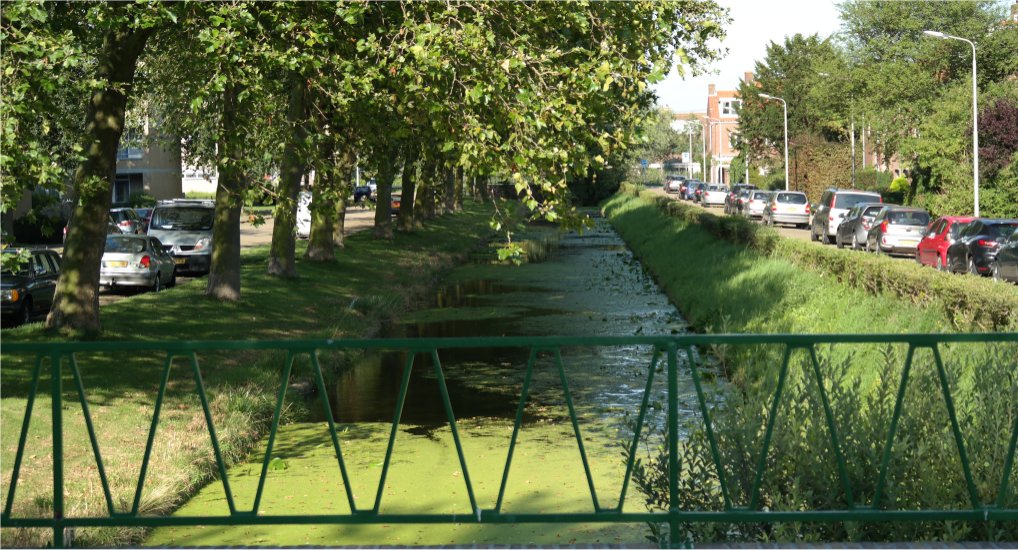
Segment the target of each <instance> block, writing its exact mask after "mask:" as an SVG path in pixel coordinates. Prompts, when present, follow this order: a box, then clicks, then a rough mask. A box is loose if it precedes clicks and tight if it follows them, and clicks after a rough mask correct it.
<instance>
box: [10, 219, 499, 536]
mask: <svg viewBox="0 0 1018 550" xmlns="http://www.w3.org/2000/svg"><path fill="white" fill-rule="evenodd" d="M489 217H490V211H488V210H487V209H486V208H485V207H482V206H478V205H471V204H468V206H467V208H466V210H465V211H464V212H463V213H462V214H460V215H456V216H447V217H443V218H440V219H437V220H434V221H432V222H430V223H429V224H428V226H427V227H426V228H424V229H422V230H420V231H417V232H415V233H413V234H400V235H397V236H396V238H395V240H393V241H391V242H386V241H377V240H375V239H373V238H372V237H371V236H370V235H369V234H368V233H367V232H364V233H359V234H355V235H352V236H350V237H348V238H347V240H346V248H345V249H344V250H342V251H340V253H339V254H338V259H337V261H336V262H334V263H328V264H316V263H312V262H306V261H298V272H299V273H300V277H299V278H297V279H293V280H280V279H276V278H272V277H268V276H267V275H265V265H266V261H267V256H268V250H267V247H263V248H257V249H253V250H251V251H247V252H245V254H244V256H243V268H242V269H243V285H244V286H243V290H242V292H243V296H244V297H243V300H242V301H240V302H237V303H220V302H217V301H214V300H210V299H207V298H205V297H204V295H203V291H204V284H203V283H204V281H202V280H199V281H195V282H193V283H191V284H187V285H181V286H179V287H177V288H174V289H171V290H167V291H165V292H162V293H159V294H144V295H140V296H136V297H133V298H131V299H129V300H123V301H120V302H117V303H115V304H111V305H109V306H106V307H104V308H103V311H102V321H103V329H104V333H103V338H104V339H107V340H220V339H221V340H232V339H284V338H285V339H315V338H354V337H371V336H374V335H376V334H377V331H378V330H379V327H380V326H381V325H383V324H384V323H385V322H387V320H388V319H391V318H395V317H398V316H400V315H401V314H403V313H405V312H406V311H409V310H412V309H414V308H415V307H416V306H417V304H419V303H421V302H422V301H424V300H426V299H427V297H428V296H429V292H430V290H431V289H432V287H433V286H434V282H435V281H436V280H437V278H438V276H439V275H440V273H442V272H444V271H445V270H447V269H449V268H451V267H452V266H454V265H456V264H457V263H458V262H460V261H461V260H462V259H464V258H466V257H467V256H468V255H469V254H470V253H471V252H472V251H474V250H475V249H476V248H477V246H478V245H479V244H482V243H484V242H485V241H486V240H487V239H488V238H489V237H490V236H491V231H490V229H489V228H488V220H489ZM302 247H303V245H302V244H301V245H298V256H300V255H301V254H302V252H303V250H302ZM3 337H4V341H5V342H23V341H46V340H50V339H53V338H54V337H53V336H51V335H49V334H48V333H46V332H45V331H44V330H43V329H42V327H41V326H39V325H30V326H26V327H22V328H18V329H14V330H10V331H4V335H3ZM182 359H183V358H181V360H178V362H177V363H175V364H174V366H173V369H172V372H171V374H170V385H169V387H168V390H167V395H166V401H165V403H164V405H163V412H162V414H161V420H160V427H159V431H158V434H157V437H156V443H155V447H154V449H153V456H152V462H151V464H150V468H149V472H150V473H149V475H148V477H147V480H146V485H145V490H144V492H143V497H142V502H141V508H140V509H141V513H143V514H146V513H148V514H151V513H165V512H167V511H168V510H172V509H174V508H176V507H177V506H179V505H180V504H181V503H182V502H183V501H184V500H185V499H186V497H187V496H189V495H190V494H192V493H193V492H194V491H195V490H196V489H197V488H198V487H200V486H201V485H203V484H204V483H206V482H207V481H208V480H209V479H211V478H212V477H213V476H214V469H215V466H214V464H213V463H212V461H211V460H210V456H211V453H210V450H211V446H210V444H209V439H208V435H207V432H206V426H205V422H204V418H203V415H202V412H201V408H200V405H199V403H198V398H197V396H196V395H195V393H194V382H193V381H192V379H191V373H190V370H189V364H188V363H187V362H186V361H183V360H182ZM345 361H346V358H344V357H343V356H341V355H335V356H328V357H323V362H324V363H325V364H326V365H328V366H333V367H338V366H342V365H343V364H344V362H345ZM199 362H200V364H201V367H202V375H203V377H204V381H205V384H206V387H207V388H208V391H209V399H210V401H211V407H212V409H213V416H214V419H215V422H216V428H217V432H218V434H217V435H218V436H219V438H220V441H221V444H222V445H223V447H224V454H225V455H226V457H227V458H228V459H229V460H230V461H231V462H232V461H235V460H238V459H239V458H241V457H243V456H245V455H246V454H247V452H248V450H249V449H250V448H251V446H252V445H253V444H254V442H256V441H257V440H258V439H259V438H260V437H261V436H262V434H263V433H264V431H265V429H266V427H267V423H268V420H270V415H271V412H272V406H273V403H272V401H273V400H274V397H273V394H272V390H271V388H273V387H274V386H275V385H276V384H277V383H278V380H277V377H278V372H279V371H278V369H279V367H280V366H281V365H282V362H283V357H282V356H279V357H275V356H271V357H269V356H263V355H257V354H248V355H226V354H220V355H216V354H207V355H202V356H201V357H199ZM29 363H30V361H29V360H27V359H26V358H22V357H13V356H10V354H5V355H4V356H3V399H2V401H0V407H2V430H3V431H2V455H0V456H2V459H3V464H4V471H3V476H4V477H3V487H2V489H3V491H4V494H5V495H6V491H7V488H8V486H9V483H10V476H11V473H12V470H11V468H12V464H13V458H14V454H15V451H16V448H17V444H18V435H19V432H20V428H21V422H22V419H23V417H24V411H25V406H26V401H27V393H28V390H29V385H30V377H31V365H30V364H29ZM78 363H79V367H80V368H81V371H82V378H83V383H84V386H85V388H86V392H87V395H88V397H89V406H90V409H91V412H92V416H93V418H94V422H95V425H96V431H97V433H98V434H99V444H100V448H101V450H102V452H103V461H104V463H105V469H106V474H107V476H108V477H109V479H110V483H111V492H112V497H113V502H114V505H115V507H116V509H117V511H125V507H126V508H129V507H130V503H131V502H132V501H133V498H134V488H135V485H136V484H137V479H138V473H139V467H140V463H141V458H142V454H143V451H144V448H145V440H146V437H147V432H148V423H149V422H150V421H151V415H152V411H153V400H154V395H155V392H156V389H157V388H158V384H159V376H160V371H161V366H162V358H159V357H136V356H132V355H131V354H122V355H119V356H103V357H100V356H81V357H78ZM43 376H44V379H43V380H44V381H45V380H46V378H45V377H46V376H47V375H46V374H45V373H44V374H43ZM44 387H47V386H44ZM64 387H65V390H66V391H67V393H66V394H65V397H64V399H65V403H67V411H68V419H67V421H66V422H65V424H64V429H65V436H64V438H65V453H66V458H65V479H66V491H67V494H68V497H67V507H68V508H67V509H68V514H69V515H70V514H73V515H90V514H91V515H105V514H106V513H107V510H106V504H105V502H104V499H103V497H102V492H101V488H100V484H99V475H98V471H97V469H96V466H95V459H94V458H93V456H92V453H91V450H90V448H89V443H88V436H87V432H86V428H85V426H84V423H83V421H82V419H81V417H80V414H78V412H77V411H78V410H80V409H79V408H78V397H77V394H76V391H75V389H74V384H73V383H72V382H70V380H66V381H65V385H64ZM44 391H45V390H44ZM297 401H299V400H297ZM49 411H50V400H49V399H46V398H45V397H42V396H40V397H39V398H37V399H36V403H35V406H34V412H33V419H32V422H33V424H32V428H31V430H30V431H29V436H28V443H27V448H26V456H25V462H24V463H23V465H22V470H21V476H20V480H19V483H18V491H17V496H16V499H15V504H14V507H13V514H12V515H14V516H24V515H33V516H34V515H46V514H47V513H51V511H50V510H51V509H52V502H51V499H52V487H53V485H52V474H51V462H52V459H51V458H50V457H51V456H52V451H51V443H50V438H49V433H50V420H49V418H48V416H49ZM287 414H288V416H289V417H291V418H292V417H294V415H295V414H298V412H297V411H294V410H293V409H290V410H289V411H287ZM139 536H140V532H139V531H137V530H135V531H129V530H116V531H115V530H103V531H95V530H83V531H80V532H78V533H77V534H76V542H75V544H76V545H78V546H110V545H113V546H118V545H120V546H122V545H130V544H132V543H136V542H137V541H138V540H140V539H139ZM3 537H4V546H26V545H27V546H41V545H44V544H45V543H46V541H47V540H48V537H49V534H48V533H46V532H45V531H42V530H38V531H29V530H25V531H17V532H15V531H11V530H6V529H5V530H4V531H3Z"/></svg>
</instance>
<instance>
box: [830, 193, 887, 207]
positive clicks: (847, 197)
mask: <svg viewBox="0 0 1018 550" xmlns="http://www.w3.org/2000/svg"><path fill="white" fill-rule="evenodd" d="M875 200H877V197H875V196H873V195H863V194H861V193H838V195H837V196H835V197H834V208H852V207H853V206H855V205H857V204H859V203H860V202H874V201H875Z"/></svg>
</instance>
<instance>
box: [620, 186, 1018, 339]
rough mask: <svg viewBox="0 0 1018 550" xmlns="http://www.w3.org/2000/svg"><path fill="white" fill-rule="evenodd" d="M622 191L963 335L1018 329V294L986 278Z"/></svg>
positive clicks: (634, 189)
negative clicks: (934, 318) (944, 321)
mask: <svg viewBox="0 0 1018 550" xmlns="http://www.w3.org/2000/svg"><path fill="white" fill-rule="evenodd" d="M622 191H623V192H625V193H629V194H630V195H632V196H638V197H640V198H642V199H644V200H648V201H651V202H653V203H654V204H655V205H656V206H657V207H658V208H660V209H661V210H663V211H664V212H666V213H667V214H668V215H669V216H672V217H675V218H679V219H682V220H684V221H686V222H689V223H693V224H696V225H698V226H700V227H702V228H703V229H704V230H705V231H707V232H708V233H710V234H712V235H714V236H716V237H718V238H720V239H724V240H726V241H729V242H732V243H736V244H742V245H745V246H748V247H749V248H752V249H754V250H756V251H758V252H760V253H762V254H763V255H765V256H769V257H773V258H780V259H784V260H786V261H789V262H791V263H793V264H794V265H796V266H799V267H801V268H803V269H808V270H810V271H812V272H815V273H818V274H820V275H822V276H825V277H826V276H830V277H833V278H835V279H836V280H837V281H839V282H841V283H844V284H846V285H849V286H851V287H855V288H859V289H863V290H865V291H867V292H869V293H871V294H879V293H890V294H892V295H894V296H897V297H899V298H901V299H904V300H907V301H910V302H912V303H914V304H917V305H921V306H934V307H943V308H944V309H945V311H944V312H945V314H946V315H947V318H948V319H950V320H951V322H952V323H953V324H954V326H955V327H956V328H957V329H958V330H989V331H1009V330H1015V329H1018V288H1016V287H1014V286H1012V285H1007V284H1000V283H998V282H996V281H992V280H990V279H985V278H982V277H971V276H958V275H952V274H949V273H942V272H940V271H937V270H935V269H931V268H929V267H925V266H920V265H919V264H916V263H914V262H902V261H899V260H894V259H891V258H888V257H886V256H875V255H870V254H863V253H860V252H858V251H852V250H844V249H838V248H833V247H826V246H817V245H816V244H814V243H811V242H807V241H801V240H798V239H787V238H782V237H781V236H780V235H779V234H778V233H777V231H775V230H774V229H772V228H769V227H765V226H762V225H758V224H755V223H753V222H751V221H750V220H749V219H747V218H743V217H738V216H719V215H717V214H714V213H711V212H708V211H706V210H704V209H703V208H700V207H697V206H694V205H691V204H687V203H684V202H681V201H676V200H673V199H671V198H669V197H666V196H661V195H658V194H655V193H651V192H649V191H644V190H643V189H641V188H640V187H638V186H635V185H631V184H627V185H624V186H623V188H622Z"/></svg>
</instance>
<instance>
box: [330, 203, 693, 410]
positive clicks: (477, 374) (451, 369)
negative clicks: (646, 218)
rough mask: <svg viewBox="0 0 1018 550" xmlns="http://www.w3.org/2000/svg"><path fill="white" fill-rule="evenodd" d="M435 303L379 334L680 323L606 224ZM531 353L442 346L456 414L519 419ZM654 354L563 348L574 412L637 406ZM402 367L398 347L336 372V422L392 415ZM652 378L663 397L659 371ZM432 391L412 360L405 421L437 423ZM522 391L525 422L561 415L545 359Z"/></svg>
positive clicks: (552, 363)
mask: <svg viewBox="0 0 1018 550" xmlns="http://www.w3.org/2000/svg"><path fill="white" fill-rule="evenodd" d="M509 279H511V280H509ZM434 307H435V309H434V310H430V311H429V312H424V313H425V314H424V315H421V316H418V318H419V319H425V321H422V322H411V323H407V324H403V325H398V326H396V327H394V328H393V330H392V332H391V333H390V334H386V335H385V336H387V337H472V336H527V335H534V336H545V335H558V336H595V335H625V334H674V333H677V332H682V331H684V330H685V326H686V323H685V321H684V320H683V319H682V318H681V316H680V315H679V313H678V312H677V311H676V310H675V308H674V307H673V306H672V305H671V304H670V303H669V302H668V300H667V297H666V296H665V295H664V294H663V293H662V292H661V291H660V290H659V289H658V288H657V286H656V284H654V282H653V280H652V279H651V278H650V277H649V276H648V275H647V274H646V273H645V272H644V271H643V269H642V267H641V266H640V264H639V262H638V261H636V259H635V258H634V257H633V255H632V253H631V252H630V251H629V250H628V249H627V248H626V247H625V246H624V244H623V243H622V241H621V239H620V238H619V237H618V236H617V235H616V234H615V233H614V231H612V230H611V228H610V227H609V226H608V225H607V224H606V223H605V222H604V221H603V220H598V225H597V226H596V227H595V229H594V230H592V231H588V232H585V233H584V234H583V235H579V234H576V233H570V234H567V235H565V236H564V237H563V238H562V239H561V240H560V246H559V248H558V249H556V250H555V251H553V252H552V254H551V255H550V256H549V258H548V260H546V261H545V262H543V263H539V264H526V265H524V266H521V267H519V268H506V267H500V266H492V267H491V268H490V271H488V272H487V273H485V276H484V277H481V278H474V279H470V280H462V281H455V282H453V283H451V284H449V285H448V286H446V287H444V288H442V289H440V290H439V291H438V292H437V294H436V296H435V301H434ZM429 313H433V314H434V315H429ZM450 313H451V314H450ZM528 355H529V351H528V350H525V349H505V348H491V349H472V350H462V349H460V350H443V351H442V352H441V357H440V361H441V362H442V368H443V372H444V374H445V379H446V385H447V387H448V390H449V397H450V402H451V404H452V407H453V410H454V411H455V414H456V418H457V419H461V418H462V419H466V418H515V416H516V411H517V407H518V404H519V395H520V390H521V387H522V383H523V377H524V373H525V370H526V369H525V367H526V362H527V358H528ZM652 355H653V350H651V349H650V348H647V347H642V348H641V347H635V346H625V347H617V348H597V349H592V348H574V349H564V350H562V363H563V366H564V369H565V371H566V378H567V382H568V385H569V388H570V391H571V392H572V398H573V402H574V403H575V405H576V408H577V412H578V414H579V415H580V416H583V417H590V418H605V417H610V418H614V419H616V421H617V420H618V419H619V418H621V417H622V416H623V415H624V414H625V413H626V412H627V411H628V412H631V413H635V412H636V411H637V409H638V407H639V403H640V401H641V399H642V397H643V389H644V387H645V384H646V378H647V372H648V366H649V365H650V362H651V357H652ZM405 364H406V356H405V355H404V354H402V353H381V354H375V355H371V356H368V357H366V358H365V359H364V360H363V361H362V362H361V363H359V364H358V365H356V366H355V367H354V368H352V369H349V370H348V371H346V372H343V373H342V374H341V375H339V377H338V379H337V380H336V383H335V385H334V387H333V391H332V393H333V395H331V396H330V398H331V401H332V404H333V409H334V415H335V416H336V418H337V420H338V421H340V422H365V421H368V422H371V421H384V422H388V421H391V420H392V418H393V414H394V411H395V408H396V402H397V396H398V394H399V386H400V382H401V378H402V373H403V369H404V366H405ZM658 380H659V382H660V384H657V388H656V389H655V394H656V395H655V400H659V401H660V400H663V393H662V390H663V377H658ZM684 392H685V395H684V396H682V398H681V399H680V400H681V401H682V402H684V403H689V404H692V403H693V402H694V401H695V400H694V398H693V394H692V389H691V388H685V389H684ZM440 396H441V393H440V387H439V383H438V378H437V376H436V374H435V369H434V365H433V364H432V361H431V358H430V356H428V355H418V356H417V357H416V358H415V362H414V367H413V371H412V374H411V379H410V385H409V391H408V394H407V398H406V402H405V405H404V409H403V413H402V422H403V423H404V424H413V425H423V426H428V425H439V424H443V423H445V422H446V413H445V410H444V407H443V406H442V401H441V397H440ZM530 396H531V397H530V399H529V402H528V405H527V408H526V414H525V417H524V419H525V421H528V422H531V421H535V420H549V419H562V418H564V417H565V415H566V410H565V396H564V392H563V390H562V383H561V379H560V375H559V371H558V363H557V361H556V360H555V358H554V357H553V356H551V355H547V354H546V355H543V356H541V358H540V359H539V361H538V362H537V364H536V365H535V369H534V377H533V381H532V388H531V393H530Z"/></svg>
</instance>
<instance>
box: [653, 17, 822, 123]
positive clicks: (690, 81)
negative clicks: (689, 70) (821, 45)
mask: <svg viewBox="0 0 1018 550" xmlns="http://www.w3.org/2000/svg"><path fill="white" fill-rule="evenodd" d="M718 4H720V5H721V6H722V7H726V8H729V9H730V10H731V11H730V15H731V17H732V22H731V23H730V24H729V25H728V28H727V31H728V36H727V38H725V40H724V42H723V43H722V46H723V47H726V48H728V55H726V56H725V57H724V58H722V59H721V60H720V61H718V62H716V63H714V64H713V65H712V66H711V69H713V70H714V71H716V74H706V75H703V76H698V77H691V76H687V77H686V78H685V79H683V78H682V77H680V76H679V75H678V73H677V72H676V71H675V70H672V73H671V74H669V75H668V77H667V78H666V79H665V80H664V81H662V82H660V83H658V84H657V85H655V87H654V88H655V90H656V91H657V94H658V104H659V105H662V106H665V107H669V108H671V109H672V110H673V111H676V112H690V111H706V110H707V85H708V84H710V83H712V82H713V83H715V84H717V89H718V90H735V89H737V88H738V85H739V81H741V80H742V77H743V75H744V74H745V73H746V71H753V68H754V67H755V65H756V62H757V61H762V60H763V58H764V55H765V54H766V51H767V44H769V43H770V42H777V43H779V44H780V43H783V42H784V39H785V36H791V35H794V34H795V33H802V34H803V35H810V34H814V33H816V34H819V35H820V36H822V37H826V36H829V35H831V34H833V33H834V32H836V31H837V30H838V28H839V26H840V20H839V19H838V10H837V8H836V6H835V1H834V0H718Z"/></svg>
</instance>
